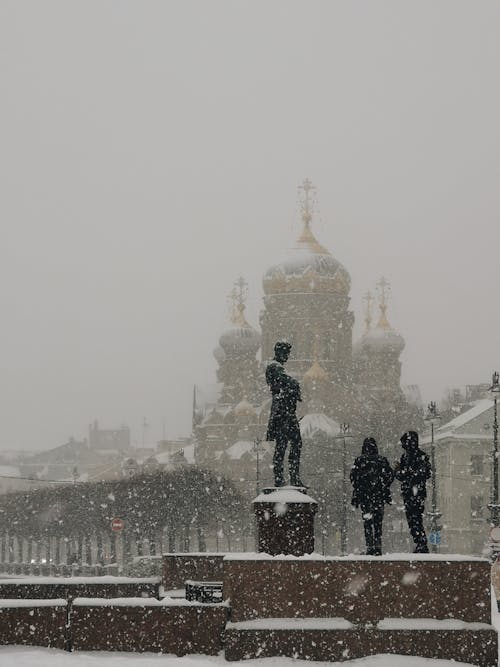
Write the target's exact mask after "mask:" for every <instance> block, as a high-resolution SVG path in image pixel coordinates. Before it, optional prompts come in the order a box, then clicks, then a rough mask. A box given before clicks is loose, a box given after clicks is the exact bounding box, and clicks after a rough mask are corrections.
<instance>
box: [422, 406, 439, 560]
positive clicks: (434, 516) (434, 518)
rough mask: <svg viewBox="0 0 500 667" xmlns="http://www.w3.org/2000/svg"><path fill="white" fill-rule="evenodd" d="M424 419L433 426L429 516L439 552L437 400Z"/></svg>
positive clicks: (432, 544)
mask: <svg viewBox="0 0 500 667" xmlns="http://www.w3.org/2000/svg"><path fill="white" fill-rule="evenodd" d="M424 421H425V422H426V423H427V424H430V427H431V468H432V508H431V511H430V512H427V516H428V517H429V518H430V520H431V532H432V535H433V539H432V540H430V542H431V552H432V553H437V552H438V551H439V545H438V534H439V525H438V521H439V519H440V517H441V512H440V511H439V510H438V508H437V485H436V445H435V443H434V425H438V424H439V422H440V421H441V415H440V414H439V412H438V410H437V405H436V402H435V401H431V402H430V403H429V405H428V406H427V414H426V415H425V417H424Z"/></svg>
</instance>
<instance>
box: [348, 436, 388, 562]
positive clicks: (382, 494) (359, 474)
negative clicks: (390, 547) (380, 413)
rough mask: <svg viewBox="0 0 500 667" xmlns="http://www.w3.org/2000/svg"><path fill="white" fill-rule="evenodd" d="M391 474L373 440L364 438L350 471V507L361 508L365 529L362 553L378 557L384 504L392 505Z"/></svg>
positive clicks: (380, 550) (380, 545)
mask: <svg viewBox="0 0 500 667" xmlns="http://www.w3.org/2000/svg"><path fill="white" fill-rule="evenodd" d="M393 480H394V471H393V470H392V468H391V466H390V465H389V461H388V460H387V459H386V458H385V457H384V456H380V454H379V453H378V447H377V443H376V441H375V439H374V438H365V440H364V441H363V447H362V449H361V456H358V458H357V459H356V460H355V461H354V466H353V468H352V470H351V484H352V486H353V493H352V504H353V505H354V507H360V508H361V514H362V516H363V523H364V529H365V541H366V554H367V555H368V556H381V555H382V521H383V519H384V505H385V504H386V503H387V504H390V503H391V502H392V497H391V484H392V482H393Z"/></svg>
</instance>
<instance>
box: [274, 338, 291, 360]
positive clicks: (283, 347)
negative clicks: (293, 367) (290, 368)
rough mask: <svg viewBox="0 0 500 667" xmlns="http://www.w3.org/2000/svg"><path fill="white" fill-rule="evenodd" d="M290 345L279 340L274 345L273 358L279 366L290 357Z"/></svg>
mask: <svg viewBox="0 0 500 667" xmlns="http://www.w3.org/2000/svg"><path fill="white" fill-rule="evenodd" d="M291 349H292V344H291V343H289V342H288V341H286V340H279V341H278V342H277V343H275V344H274V358H275V359H276V361H279V362H280V363H281V364H284V363H285V361H287V359H288V357H289V356H290V350H291Z"/></svg>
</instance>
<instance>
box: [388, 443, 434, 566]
mask: <svg viewBox="0 0 500 667" xmlns="http://www.w3.org/2000/svg"><path fill="white" fill-rule="evenodd" d="M400 442H401V446H402V447H403V449H404V450H405V451H404V454H403V455H402V456H401V461H400V462H399V463H397V464H396V479H398V480H399V481H400V482H401V495H402V496H403V502H404V505H405V511H406V519H407V521H408V528H409V529H410V533H411V536H412V538H413V541H414V543H415V551H414V553H423V554H426V553H429V547H428V546H427V536H426V534H425V528H424V522H423V513H424V505H425V498H426V495H427V493H426V484H427V480H428V479H429V477H430V476H431V464H430V461H429V457H428V456H427V454H426V453H425V452H424V451H422V450H421V449H420V448H419V446H418V433H417V432H416V431H407V432H406V433H403V435H402V436H401V439H400Z"/></svg>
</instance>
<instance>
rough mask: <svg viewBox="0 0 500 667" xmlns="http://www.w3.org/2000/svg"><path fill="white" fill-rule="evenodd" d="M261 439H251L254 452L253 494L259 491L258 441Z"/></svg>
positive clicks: (257, 493)
mask: <svg viewBox="0 0 500 667" xmlns="http://www.w3.org/2000/svg"><path fill="white" fill-rule="evenodd" d="M261 442H262V440H261V439H260V438H259V437H256V438H255V440H254V441H253V448H252V449H253V452H254V454H255V495H256V496H258V495H259V493H260V458H259V454H260V443H261Z"/></svg>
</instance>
